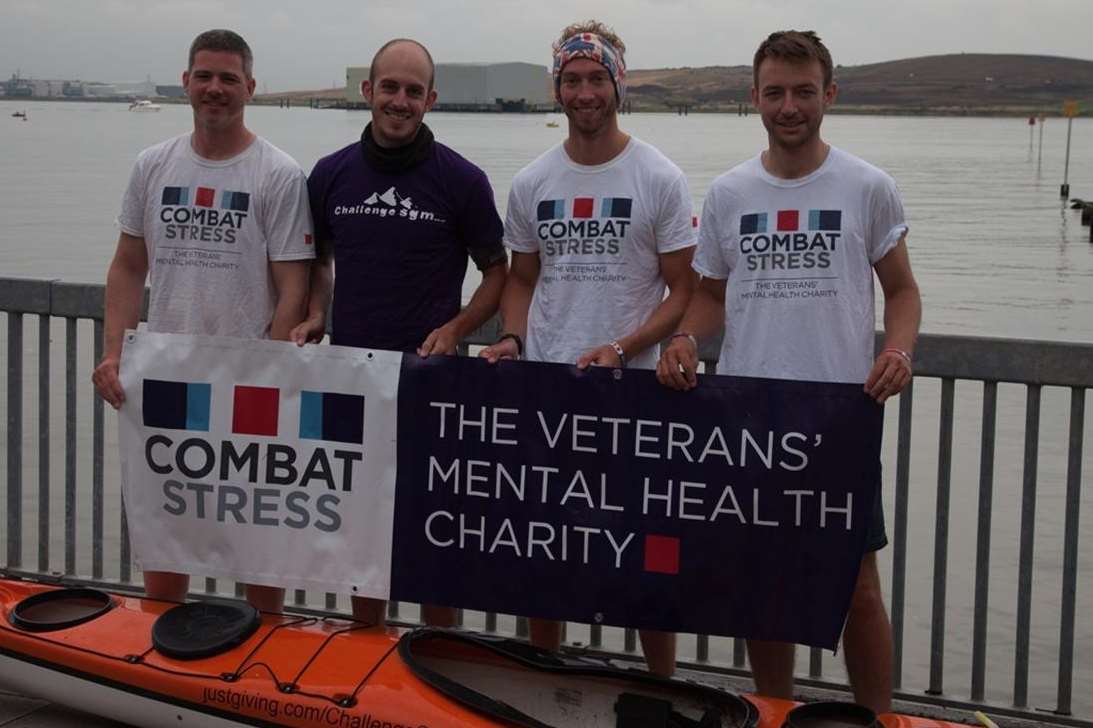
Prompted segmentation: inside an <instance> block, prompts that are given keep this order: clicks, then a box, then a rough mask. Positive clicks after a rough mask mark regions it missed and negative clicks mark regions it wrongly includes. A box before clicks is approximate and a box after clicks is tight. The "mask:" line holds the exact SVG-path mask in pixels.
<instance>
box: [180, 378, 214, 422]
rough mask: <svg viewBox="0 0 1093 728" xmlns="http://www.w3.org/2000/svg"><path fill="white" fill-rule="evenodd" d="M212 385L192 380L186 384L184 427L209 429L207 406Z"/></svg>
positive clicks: (208, 405)
mask: <svg viewBox="0 0 1093 728" xmlns="http://www.w3.org/2000/svg"><path fill="white" fill-rule="evenodd" d="M212 389H213V388H212V385H211V384H209V383H207V382H193V383H190V384H187V385H186V429H187V430H202V431H204V432H208V431H209V407H210V404H211V402H212Z"/></svg>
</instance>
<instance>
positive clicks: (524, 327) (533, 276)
mask: <svg viewBox="0 0 1093 728" xmlns="http://www.w3.org/2000/svg"><path fill="white" fill-rule="evenodd" d="M539 269H540V263H539V254H538V253H519V252H517V251H515V250H514V251H512V267H511V269H510V270H509V275H508V278H507V279H506V281H505V289H504V291H503V292H502V294H501V323H502V326H503V328H504V331H505V333H508V334H516V335H517V336H519V337H520V339H521V340H523V339H526V338H527V332H528V309H530V308H531V297H532V295H533V294H534V293H535V284H536V283H537V282H538V281H539ZM520 354H521V352H520V351H519V350H518V347H517V344H516V342H515V341H514V340H513V339H512V338H506V339H502V340H501V341H498V342H497V343H496V344H493V345H491V346H487V347H486V348H485V349H483V350H482V351H481V352H480V353H479V356H483V357H485V358H486V359H487V360H489V362H490V363H491V364H495V363H497V361H498V360H499V359H516V358H518V357H519V355H520Z"/></svg>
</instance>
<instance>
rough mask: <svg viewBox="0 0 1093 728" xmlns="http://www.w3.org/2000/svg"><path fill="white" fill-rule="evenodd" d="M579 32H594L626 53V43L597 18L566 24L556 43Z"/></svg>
mask: <svg viewBox="0 0 1093 728" xmlns="http://www.w3.org/2000/svg"><path fill="white" fill-rule="evenodd" d="M581 33H595V34H596V35H598V36H600V37H601V38H603V39H604V40H605V41H607V42H608V43H610V44H611V45H613V46H614V47H615V50H617V51H618V52H619V53H620V54H623V53H626V44H625V43H623V42H622V38H620V37H619V36H618V35H617V34H616V33H615V31H614V30H612V29H611V28H610V27H609V26H607V25H604V24H603V23H601V22H600V21H598V20H586V21H584V22H583V23H573V24H572V25H567V26H566V27H565V30H563V31H562V34H561V36H559V38H558V45H561V44H562V43H564V42H565V41H567V40H569V39H570V38H572V37H573V36H575V35H579V34H581Z"/></svg>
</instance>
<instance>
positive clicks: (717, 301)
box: [657, 278, 728, 391]
mask: <svg viewBox="0 0 1093 728" xmlns="http://www.w3.org/2000/svg"><path fill="white" fill-rule="evenodd" d="M727 284H728V281H726V280H724V279H720V278H702V279H701V280H699V282H698V285H697V286H696V287H695V293H694V295H693V296H692V297H691V303H690V304H689V305H688V306H687V312H686V313H685V314H683V320H682V321H680V322H679V332H680V333H685V334H690V336H677V337H675V338H673V339H672V340H671V341H670V342H669V343H668V346H667V347H666V348H665V349H664V351H662V352H661V353H660V361H658V362H657V380H658V381H659V382H660V383H661V384H663V385H664V386H666V387H671V388H672V389H679V390H682V391H687V390H689V389H693V388H694V387H695V385H696V384H698V377H697V376H696V375H697V372H698V343H697V340H698V339H704V338H706V337H707V336H713V335H714V334H716V333H717V332H718V330H719V329H720V328H721V326H722V324H724V322H725V288H726V287H727ZM692 336H693V337H694V340H692V339H691V337H692Z"/></svg>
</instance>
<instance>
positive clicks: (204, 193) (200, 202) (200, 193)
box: [194, 187, 216, 207]
mask: <svg viewBox="0 0 1093 728" xmlns="http://www.w3.org/2000/svg"><path fill="white" fill-rule="evenodd" d="M215 200H216V190H214V189H213V188H212V187H198V188H197V197H196V198H195V199H194V204H195V205H197V206H199V207H212V206H213V202H214V201H215Z"/></svg>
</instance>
